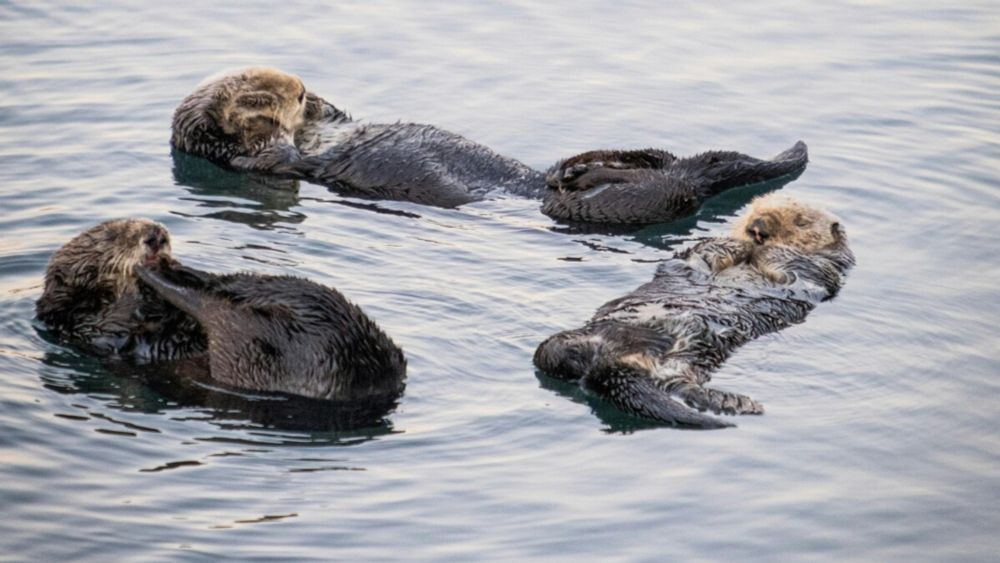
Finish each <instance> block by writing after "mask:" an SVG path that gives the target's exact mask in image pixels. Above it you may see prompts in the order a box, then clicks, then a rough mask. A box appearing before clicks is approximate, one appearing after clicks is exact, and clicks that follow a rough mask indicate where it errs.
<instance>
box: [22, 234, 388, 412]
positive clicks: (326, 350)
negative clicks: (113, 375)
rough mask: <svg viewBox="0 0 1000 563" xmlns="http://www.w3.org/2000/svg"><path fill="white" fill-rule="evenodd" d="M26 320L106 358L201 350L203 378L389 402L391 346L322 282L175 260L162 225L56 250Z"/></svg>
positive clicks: (181, 355)
mask: <svg viewBox="0 0 1000 563" xmlns="http://www.w3.org/2000/svg"><path fill="white" fill-rule="evenodd" d="M36 310H37V313H38V318H39V319H40V320H41V321H42V322H43V323H45V324H46V325H47V326H48V327H49V328H51V329H52V330H54V331H55V332H56V334H57V335H58V336H60V337H62V338H65V339H67V340H70V341H71V342H73V343H75V344H77V345H80V346H82V347H83V348H85V349H86V350H88V351H90V352H92V353H95V354H97V355H101V356H106V357H118V358H127V359H137V360H144V361H159V360H176V359H185V358H204V361H205V362H207V365H208V368H209V369H208V372H209V374H210V377H211V379H212V380H213V381H216V382H218V383H221V384H224V385H227V386H230V387H234V388H240V389H247V390H253V391H271V392H280V393H289V394H293V395H300V396H304V397H309V398H314V399H328V400H336V401H358V400H383V399H388V400H391V399H393V398H395V397H397V396H398V395H399V394H400V393H401V392H402V390H403V387H404V380H405V370H406V360H405V359H404V357H403V353H402V351H401V350H400V349H399V347H397V346H396V345H395V344H394V343H393V342H392V340H390V339H389V337H388V336H386V335H385V333H383V332H382V331H381V330H380V329H379V328H378V327H377V326H376V325H375V323H374V322H373V321H372V320H371V319H369V318H368V317H367V316H365V314H364V313H363V312H362V311H361V309H360V308H358V307H357V306H356V305H354V304H352V303H350V302H348V301H347V300H346V299H345V298H344V297H343V296H342V295H341V294H340V293H339V292H337V291H336V290H334V289H331V288H328V287H325V286H322V285H319V284H316V283H313V282H311V281H308V280H305V279H301V278H295V277H289V276H266V275H259V274H250V273H238V274H230V275H216V274H211V273H208V272H202V271H199V270H196V269H194V268H189V267H185V266H183V265H181V264H180V263H179V262H177V261H176V260H175V259H174V258H173V257H172V256H171V254H170V238H169V233H167V230H166V228H164V227H163V226H162V225H160V224H158V223H154V222H152V221H148V220H145V219H119V220H114V221H107V222H105V223H101V224H100V225H97V226H96V227H93V228H91V229H89V230H87V231H85V232H84V233H83V234H81V235H79V236H77V237H76V238H74V239H73V240H71V241H70V242H69V243H67V244H66V245H65V246H63V247H62V248H61V249H59V250H58V251H57V252H56V253H55V255H54V256H53V258H52V261H51V263H50V264H49V268H48V271H47V272H46V276H45V289H44V291H43V294H42V297H41V298H40V299H39V300H38V302H37V305H36Z"/></svg>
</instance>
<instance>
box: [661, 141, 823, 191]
mask: <svg viewBox="0 0 1000 563" xmlns="http://www.w3.org/2000/svg"><path fill="white" fill-rule="evenodd" d="M808 162H809V149H808V148H807V147H806V144H805V143H803V142H802V141H798V142H797V143H795V144H794V145H793V146H792V148H790V149H788V150H786V151H784V152H782V153H781V154H779V155H777V156H775V157H774V158H772V159H771V160H761V159H759V158H754V157H752V156H747V155H745V154H742V153H738V152H732V151H709V152H704V153H701V154H698V155H695V156H692V157H688V158H681V159H678V160H676V161H675V162H674V163H672V164H671V165H670V168H671V170H672V171H674V172H677V173H682V174H683V175H684V176H685V177H687V179H689V180H692V181H694V182H696V183H698V184H699V185H700V186H701V187H702V189H703V190H704V192H705V194H704V195H705V196H706V197H707V196H713V195H717V194H719V193H722V192H724V191H726V190H728V189H731V188H737V187H740V186H747V185H750V184H759V183H761V182H769V181H771V180H777V179H779V178H782V177H784V176H788V177H789V178H788V180H787V181H791V180H793V179H794V177H792V175H793V174H801V173H802V171H803V170H805V168H806V164H807V163H808Z"/></svg>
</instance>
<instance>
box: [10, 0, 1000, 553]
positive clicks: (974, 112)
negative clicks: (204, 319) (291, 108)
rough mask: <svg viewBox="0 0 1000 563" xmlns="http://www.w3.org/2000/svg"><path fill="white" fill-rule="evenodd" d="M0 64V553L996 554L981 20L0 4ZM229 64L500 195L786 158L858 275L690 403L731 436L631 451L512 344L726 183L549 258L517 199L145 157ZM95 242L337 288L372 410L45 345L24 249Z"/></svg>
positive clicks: (969, 11)
mask: <svg viewBox="0 0 1000 563" xmlns="http://www.w3.org/2000/svg"><path fill="white" fill-rule="evenodd" d="M0 37H2V41H0V61H2V65H3V72H2V73H0V506H2V507H3V511H2V512H3V514H2V516H0V553H2V554H3V556H2V557H0V558H3V559H8V558H9V559H14V560H19V559H33V560H59V559H101V560H107V559H123V558H128V559H152V560H163V559H184V560H201V559H216V558H219V557H227V558H234V559H235V558H238V559H254V558H260V559H264V558H266V559H272V558H273V559H280V558H287V559H295V560H302V559H312V558H315V559H344V560H380V559H399V558H408V559H421V560H427V559H458V560H473V559H490V560H495V559H522V558H539V559H541V558H545V559H552V560H574V559H579V558H580V557H584V556H586V557H592V558H615V559H625V560H647V561H662V560H689V559H704V560H728V559H742V560H787V559H790V558H809V559H815V560H837V561H839V560H843V559H867V560H882V561H885V560H907V561H910V560H962V561H970V560H995V558H996V557H997V553H1000V539H998V536H997V530H998V529H1000V512H998V510H997V506H998V502H1000V433H998V430H1000V409H998V406H997V405H998V395H1000V393H998V392H1000V380H998V376H1000V373H998V371H1000V370H998V368H1000V362H998V359H1000V334H998V333H1000V330H998V328H997V325H998V320H1000V291H998V289H997V287H996V285H997V282H998V280H1000V245H998V244H997V242H998V239H997V232H998V227H1000V189H998V188H1000V180H998V176H1000V94H998V92H1000V5H998V4H997V3H996V2H992V1H982V2H952V3H948V2H880V1H871V2H867V1H861V2H845V1H834V2H825V3H810V4H806V3H798V2H788V1H783V0H769V1H765V2H754V3H745V2H722V3H714V4H712V5H707V4H700V5H691V4H690V3H672V2H624V3H601V2H576V3H548V4H540V3H532V2H520V1H502V2H492V3H482V4H478V3H475V4H474V3H467V4H457V3H456V4H452V3H447V2H426V3H425V2H421V3H405V2H396V1H367V2H354V1H347V2H338V3H336V4H335V5H318V4H312V3H304V2H297V1H287V2H282V3H280V4H275V3H273V2H244V3H239V4H237V3H232V4H221V3H220V4H218V5H212V6H201V5H199V4H198V3H193V2H192V3H188V2H183V1H181V2H171V3H161V2H145V3H133V2H128V3H126V2H118V1H108V2H102V3H100V6H99V7H97V6H91V7H87V8H81V7H79V6H77V5H75V4H72V5H71V4H68V3H67V4H60V3H50V2H0ZM247 65H272V66H277V67H280V68H282V69H285V70H287V71H289V72H293V73H296V74H298V75H299V76H301V77H302V78H303V80H304V81H305V83H306V85H307V87H309V88H310V89H311V90H313V91H315V92H317V93H319V94H320V95H322V96H324V97H326V98H327V99H328V100H330V101H331V102H333V103H334V104H336V105H337V106H338V107H341V108H343V109H346V110H348V111H349V112H351V113H352V114H353V115H354V116H355V117H356V118H363V119H369V120H373V121H395V120H397V119H402V120H407V121H416V122H427V123H434V124H436V125H438V126H440V127H442V128H445V129H449V130H452V131H455V132H458V133H461V134H463V135H465V136H467V137H469V138H471V139H474V140H476V141H479V142H482V143H484V144H486V145H489V146H491V147H493V148H494V149H496V150H497V151H498V152H500V153H502V154H505V155H509V156H512V157H515V158H518V159H521V160H522V161H524V162H526V163H527V164H529V165H531V166H533V167H536V168H545V167H547V166H548V165H549V164H551V163H552V162H553V161H555V160H556V159H558V158H561V157H565V156H568V155H572V154H575V153H576V152H579V151H582V150H587V149H592V148H602V147H627V148H636V147H646V146H652V147H659V148H665V149H668V150H671V151H673V152H675V153H676V154H681V155H684V154H691V153H696V152H700V151H702V150H708V149H732V150H740V151H742V152H746V153H749V154H753V155H756V156H761V157H764V156H770V155H773V154H776V153H778V152H780V151H781V150H783V149H785V148H787V147H788V146H790V145H791V144H792V143H793V142H794V141H796V140H797V139H800V138H801V139H803V140H805V141H806V142H807V143H808V144H809V147H810V155H811V162H810V165H809V168H808V170H807V171H806V172H805V173H804V174H803V175H802V176H801V177H800V178H799V179H798V180H796V181H795V182H793V183H791V184H789V185H787V186H785V187H784V188H783V190H784V191H785V192H786V193H788V194H791V195H794V196H796V197H800V198H802V199H805V200H808V201H811V202H814V203H816V204H819V205H822V206H824V207H826V208H828V209H830V210H831V211H833V212H835V213H837V214H838V215H839V216H841V217H842V219H843V222H844V224H845V225H846V227H847V230H848V234H849V236H850V239H851V241H852V245H853V248H854V250H855V253H856V254H857V257H858V266H857V267H856V268H855V270H854V271H853V272H852V274H851V276H850V278H849V279H848V282H847V285H846V287H845V289H844V290H843V292H842V293H841V295H840V296H839V297H837V298H836V299H835V300H834V301H831V302H829V303H825V304H823V305H822V306H820V307H819V308H818V309H817V310H816V311H814V312H813V314H812V315H811V316H810V317H809V319H808V320H807V322H806V323H805V324H802V325H798V326H795V327H792V328H790V329H787V330H785V331H783V332H782V333H779V334H777V335H773V336H770V337H765V338H762V339H760V340H758V341H755V342H753V343H751V344H749V345H747V346H746V347H745V348H743V349H742V350H740V351H739V352H738V353H737V354H736V355H735V356H734V357H733V358H732V360H731V361H729V362H728V364H727V365H726V366H725V367H724V368H723V369H722V370H721V371H720V372H719V373H718V374H717V375H716V376H715V378H714V381H713V383H714V385H715V386H717V387H719V388H724V389H730V390H735V391H739V392H743V393H746V394H748V395H750V396H752V397H754V398H755V399H758V400H760V401H761V402H763V403H764V405H765V406H766V409H767V413H766V414H765V415H764V416H761V417H742V418H739V419H738V420H737V422H738V424H739V427H738V428H736V429H731V430H726V431H717V432H697V431H678V430H673V429H669V428H645V427H643V426H642V425H636V424H634V423H632V422H630V421H629V420H628V419H627V418H626V417H621V416H618V415H617V414H616V413H614V412H613V411H609V410H608V409H606V408H603V407H602V406H601V405H600V404H598V403H595V402H594V401H592V400H589V399H588V398H587V397H585V396H584V395H583V394H582V393H580V392H579V391H578V390H577V389H576V388H575V387H574V386H572V385H564V384H560V383H558V382H555V381H553V380H550V379H548V378H545V377H542V376H539V375H538V374H536V372H535V370H534V369H533V368H532V365H531V354H532V352H533V350H534V348H535V346H537V344H538V343H539V342H540V341H541V340H542V339H544V338H545V337H546V336H548V335H549V334H552V333H553V332H556V331H558V330H561V329H564V328H569V327H573V326H578V325H579V324H581V323H582V322H584V321H585V320H586V319H587V318H589V317H590V315H591V314H592V313H593V311H594V309H595V308H596V307H598V306H599V305H600V304H602V303H603V302H605V301H606V300H608V299H610V298H613V297H615V296H618V295H621V294H623V293H624V292H626V291H628V290H630V289H632V288H634V287H635V286H637V285H638V284H640V283H642V282H644V281H647V280H648V279H649V278H650V277H651V276H652V273H653V271H654V269H655V267H656V265H655V262H656V261H657V260H660V259H663V258H664V257H666V256H668V255H669V254H670V252H672V251H673V250H674V249H678V248H683V247H684V246H685V245H687V244H689V243H690V241H691V240H692V239H694V238H697V237H703V236H711V235H716V234H721V233H724V232H726V229H727V226H726V223H727V222H728V221H730V220H731V219H732V217H734V216H735V215H736V214H737V213H739V211H740V209H742V208H743V206H744V205H745V204H746V203H747V201H748V200H749V198H750V197H751V195H752V193H751V192H750V191H747V190H744V191H740V190H735V191H732V192H729V193H727V194H725V195H724V196H722V197H719V198H717V199H715V200H712V201H710V202H709V203H708V204H707V205H706V206H705V208H704V209H703V210H702V212H701V213H700V214H699V215H698V216H697V217H696V218H693V219H690V220H686V221H681V222H678V223H675V224H672V225H661V226H657V227H651V228H646V229H643V230H641V231H639V232H636V233H627V234H617V235H607V234H574V233H567V232H564V230H563V229H560V228H559V226H558V225H556V224H555V223H553V222H552V221H551V220H549V219H548V218H546V217H545V216H543V215H541V214H540V213H539V211H538V203H537V202H535V201H530V200H523V199H516V198H509V199H499V200H495V201H489V202H483V203H477V204H473V205H469V206H466V207H463V208H461V209H458V210H442V209H432V208H426V207H419V206H415V205H411V204H406V203H399V202H388V203H378V204H376V205H372V202H364V201H360V200H352V199H347V198H343V197H340V196H338V195H336V194H334V193H332V192H330V191H328V190H327V189H325V188H323V187H321V186H316V185H310V184H302V185H300V186H298V187H297V189H289V187H288V186H282V185H275V183H272V182H266V181H261V180H260V179H255V178H252V177H247V176H243V175H240V174H235V173H232V172H227V171H224V170H221V169H218V168H215V167H213V166H211V165H208V164H206V163H204V162H202V161H199V160H197V159H185V158H179V159H174V158H172V157H171V154H170V151H169V147H168V137H169V124H170V117H171V113H172V111H173V108H174V107H175V106H176V104H177V103H178V102H179V101H180V100H181V99H182V98H183V97H184V96H185V95H186V94H187V93H188V92H190V91H191V90H192V89H193V88H194V86H195V85H196V84H197V83H198V82H200V81H201V80H202V79H203V78H204V77H205V76H207V75H210V74H213V73H216V72H218V71H220V70H223V69H227V68H233V67H240V66H247ZM123 216H144V217H150V218H152V219H155V220H157V221H162V222H163V223H165V224H166V225H167V226H168V227H169V228H170V230H171V231H172V233H173V236H174V251H175V254H176V255H177V256H178V257H179V258H180V259H182V260H184V261H185V262H188V263H190V264H192V265H196V266H199V267H203V268H209V269H212V270H216V271H236V270H253V271H258V272H265V273H293V274H297V275H302V276H307V277H309V278H311V279H313V280H316V281H319V282H322V283H326V284H329V285H332V286H334V287H337V288H338V289H340V290H341V291H342V292H343V293H345V294H346V295H348V296H349V297H350V298H351V299H353V300H354V301H355V302H357V303H359V304H360V305H362V306H363V307H364V309H365V310H366V311H367V312H368V313H369V314H370V315H371V316H372V317H374V318H375V319H376V320H377V321H378V322H379V323H380V324H381V325H382V327H383V328H384V329H385V330H386V331H387V332H388V333H389V334H391V335H392V336H393V338H394V339H395V340H396V341H397V342H398V343H399V344H401V345H402V347H403V348H404V350H405V352H406V354H407V357H408V359H409V370H408V375H409V379H408V386H407V390H406V393H405V395H404V397H403V398H402V400H401V402H400V404H399V407H398V408H397V409H396V411H395V412H393V413H392V414H390V415H389V416H388V418H387V420H386V422H385V423H384V424H382V425H379V426H377V427H374V428H366V429H360V430H358V429H355V430H342V431H338V430H330V429H321V430H302V429H294V428H288V427H287V426H286V425H282V424H272V423H270V422H268V421H266V420H265V421H261V420H260V417H258V416H256V415H255V412H256V411H255V410H254V406H253V405H254V399H252V398H251V399H247V400H245V401H243V402H237V403H236V405H235V406H234V405H233V404H230V403H228V402H226V401H225V400H222V399H220V396H219V395H220V394H219V393H213V392H210V393H207V395H205V396H198V397H187V396H177V395H176V394H175V393H173V392H172V390H171V389H170V388H169V386H166V387H165V386H163V385H157V380H156V379H155V377H150V376H149V374H141V373H133V372H124V373H123V372H121V371H116V370H113V369H109V368H108V367H107V366H105V365H102V364H101V363H100V362H97V361H95V360H93V359H90V358H87V357H85V356H82V355H80V354H79V353H77V352H75V351H73V350H72V349H70V348H67V347H65V346H62V345H60V344H59V343H58V342H53V341H51V340H49V339H47V338H46V337H45V335H44V334H43V333H41V332H39V330H38V329H39V327H38V325H37V324H36V323H35V322H34V321H33V304H34V300H35V299H37V298H38V296H39V295H40V292H41V277H42V274H43V272H44V269H45V266H46V263H47V261H48V258H49V256H50V255H51V253H52V252H53V251H54V250H55V249H56V248H58V247H59V246H60V245H62V244H63V243H64V242H65V241H67V240H68V239H69V238H71V237H72V236H74V235H75V234H77V233H78V232H80V231H81V230H83V229H84V228H86V227H88V226H90V225H93V224H95V223H97V222H99V221H101V220H104V219H108V218H112V217H123Z"/></svg>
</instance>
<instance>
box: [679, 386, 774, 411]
mask: <svg viewBox="0 0 1000 563" xmlns="http://www.w3.org/2000/svg"><path fill="white" fill-rule="evenodd" d="M683 398H684V402H685V403H687V405H688V406H689V407H692V408H696V409H698V410H699V411H706V410H709V411H712V412H714V413H716V414H763V413H764V406H763V405H761V404H760V403H758V402H757V401H755V400H753V399H751V398H750V397H747V396H746V395H740V394H738V393H728V392H726V391H719V390H717V389H707V388H704V387H700V386H695V385H692V386H688V387H686V388H685V389H684V392H683Z"/></svg>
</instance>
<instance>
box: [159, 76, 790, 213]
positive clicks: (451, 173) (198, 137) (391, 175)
mask: <svg viewBox="0 0 1000 563" xmlns="http://www.w3.org/2000/svg"><path fill="white" fill-rule="evenodd" d="M172 129H173V134H172V137H171V143H172V145H173V146H174V147H175V148H177V149H179V150H181V151H184V152H188V153H192V154H195V155H199V156H203V157H206V158H209V159H211V160H213V161H215V162H217V163H219V164H222V165H225V166H229V167H232V168H236V169H239V170H254V171H261V172H271V173H275V174H279V175H284V176H289V177H295V178H302V179H306V180H310V181H314V182H317V183H321V184H325V185H328V186H331V187H333V188H335V189H338V190H340V191H343V192H344V193H345V194H348V195H355V196H360V197H366V198H377V199H394V200H404V201H412V202H416V203H422V204H427V205H435V206H439V207H455V206H458V205H462V204H464V203H469V202H472V201H478V200H482V199H485V198H488V197H490V196H491V195H493V194H511V195H518V196H523V197H532V198H541V199H542V200H543V205H542V211H543V212H544V213H545V214H547V215H549V216H550V217H553V218H555V219H558V220H563V221H570V222H580V223H608V224H622V223H625V224H648V223H659V222H666V221H671V220H674V219H678V218H680V217H684V216H686V215H690V214H692V213H694V212H695V211H696V210H697V209H698V207H699V206H700V205H701V203H702V202H703V201H704V200H705V199H707V198H709V197H711V196H713V195H715V194H718V193H720V192H722V191H724V190H726V189H729V188H734V187H737V186H742V185H747V184H753V183H759V182H765V181H771V180H780V179H785V180H786V181H790V180H791V179H793V175H795V174H798V173H800V172H801V171H802V170H803V169H805V166H806V163H807V161H808V155H807V150H806V146H805V144H804V143H802V142H801V141H800V142H798V143H796V144H795V146H793V147H792V148H791V149H789V150H787V151H785V152H783V153H781V154H780V155H778V156H777V157H775V158H774V159H772V160H760V159H756V158H753V157H750V156H746V155H743V154H740V153H736V152H709V153H704V154H700V155H697V156H693V157H690V158H677V157H674V156H673V155H671V154H670V153H667V152H665V151H659V150H653V149H649V150H637V151H592V152H587V153H583V154H581V155H578V156H575V157H573V158H570V159H567V160H565V161H563V162H560V163H557V164H556V165H555V166H553V168H552V169H551V170H550V171H549V172H548V174H543V173H542V172H539V171H536V170H533V169H531V168H529V167H528V166H526V165H524V164H522V163H520V162H518V161H517V160H514V159H512V158H507V157H505V156H501V155H499V154H497V153H495V152H493V151H492V150H490V149H489V148H487V147H485V146H483V145H480V144H477V143H474V142H472V141H470V140H468V139H466V138H464V137H462V136H460V135H456V134H454V133H450V132H448V131H443V130H441V129H438V128H436V127H434V126H432V125H420V124H414V123H390V124H384V123H363V122H359V121H354V120H352V119H351V118H350V117H349V116H348V115H347V114H346V113H344V112H343V111H341V110H339V109H337V108H336V107H335V106H333V105H332V104H330V103H328V102H326V101H325V100H323V99H322V98H320V97H319V96H316V95H315V94H313V93H311V92H309V91H307V90H306V88H305V86H304V85H303V83H302V81H301V80H299V79H298V78H297V77H295V76H292V75H289V74H285V73H284V72H281V71H279V70H276V69H271V68H250V69H246V70H241V71H236V72H233V73H229V74H224V75H222V76H219V77H215V78H210V79H208V80H207V81H206V82H204V83H202V84H201V85H200V86H199V87H198V88H197V89H196V90H195V91H194V92H193V93H192V94H191V95H189V96H188V97H187V98H185V99H184V101H183V102H182V103H181V105H180V106H179V107H178V108H177V111H176V112H175V113H174V119H173V127H172Z"/></svg>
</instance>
